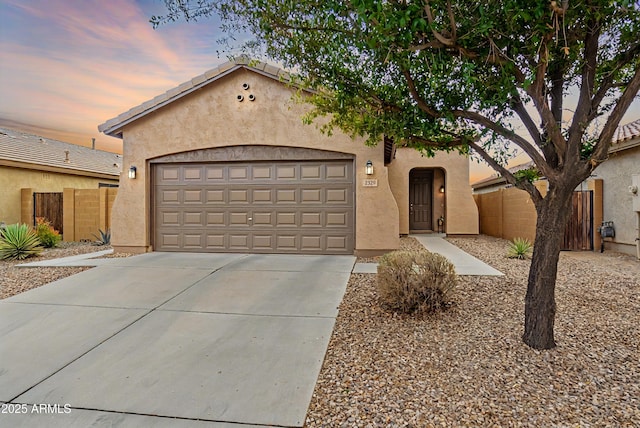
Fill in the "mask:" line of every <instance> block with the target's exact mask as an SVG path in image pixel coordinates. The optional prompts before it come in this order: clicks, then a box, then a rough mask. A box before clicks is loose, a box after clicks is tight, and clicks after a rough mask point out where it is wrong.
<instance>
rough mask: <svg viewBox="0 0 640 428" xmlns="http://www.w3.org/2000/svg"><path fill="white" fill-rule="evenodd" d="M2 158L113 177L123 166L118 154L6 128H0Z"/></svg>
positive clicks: (1, 159) (76, 172) (0, 158)
mask: <svg viewBox="0 0 640 428" xmlns="http://www.w3.org/2000/svg"><path fill="white" fill-rule="evenodd" d="M1 161H10V162H19V163H24V164H32V165H33V166H34V169H39V168H38V166H40V167H42V166H45V167H54V168H62V169H66V170H69V173H70V174H76V175H89V174H101V175H110V176H113V179H117V178H118V176H119V175H120V171H121V169H122V156H120V155H118V154H115V153H110V152H104V151H102V150H94V149H91V148H89V147H84V146H79V145H77V144H71V143H64V142H62V141H57V140H52V139H50V138H44V137H40V136H38V135H33V134H28V133H26V132H22V131H14V130H12V129H6V128H0V162H1Z"/></svg>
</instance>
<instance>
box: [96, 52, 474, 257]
mask: <svg viewBox="0 0 640 428" xmlns="http://www.w3.org/2000/svg"><path fill="white" fill-rule="evenodd" d="M287 78H288V75H287V73H285V72H284V71H282V70H280V69H278V68H276V67H273V66H271V65H269V64H266V63H259V64H254V63H250V62H249V61H248V60H246V59H245V58H241V59H237V60H234V61H231V62H229V63H226V64H224V65H221V66H219V67H218V68H215V69H213V70H210V71H208V72H206V73H204V74H202V75H200V76H197V77H195V78H193V79H192V80H190V81H188V82H185V83H183V84H182V85H180V86H178V87H176V88H174V89H171V90H169V91H167V92H166V93H164V94H162V95H159V96H157V97H156V98H154V99H152V100H150V101H147V102H145V103H143V104H142V105H140V106H137V107H134V108H132V109H131V110H129V111H127V112H125V113H123V114H121V115H119V116H118V117H116V118H114V119H111V120H108V121H107V122H105V123H103V124H101V125H100V126H99V127H98V129H99V130H100V131H101V132H104V133H105V134H107V135H110V136H114V137H118V138H122V139H123V142H124V153H123V156H124V158H123V159H124V169H125V170H131V174H132V175H131V177H132V178H126V177H125V178H124V179H123V180H122V181H121V183H120V190H119V193H118V196H117V199H116V202H115V205H114V208H113V219H112V221H113V236H112V243H113V246H114V247H115V249H116V250H120V251H129V252H147V251H194V252H255V253H270V252H274V253H301V254H361V255H367V254H380V253H382V252H385V251H388V250H392V249H395V248H397V247H398V245H399V236H400V235H401V234H407V233H409V232H410V231H436V232H437V231H438V228H439V229H440V231H442V232H446V233H449V234H477V233H478V212H477V208H476V205H475V203H474V200H473V198H472V195H471V188H470V186H469V163H468V159H467V158H466V157H464V156H460V155H457V154H446V153H444V154H439V155H437V156H435V157H433V158H428V157H422V156H421V155H420V154H419V153H418V152H417V151H415V150H410V149H403V148H398V149H397V150H396V148H395V147H394V145H393V144H392V142H390V141H380V144H378V145H377V146H376V147H368V146H366V145H365V144H364V140H363V139H351V138H350V137H349V136H347V135H345V134H342V133H340V132H334V133H333V135H331V136H328V135H325V134H323V133H322V132H320V130H319V129H318V127H317V126H316V125H305V124H303V122H302V120H301V118H302V116H303V114H304V113H305V112H306V111H307V109H308V108H309V106H308V105H305V104H304V103H299V102H295V101H293V100H292V95H293V91H294V89H292V88H291V87H289V86H287V85H286V83H285V81H286V80H287ZM125 175H126V174H125ZM134 176H135V178H133V177H134ZM439 219H442V220H440V221H438V220H439Z"/></svg>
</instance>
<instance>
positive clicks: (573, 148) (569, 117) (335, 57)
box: [151, 0, 640, 349]
mask: <svg viewBox="0 0 640 428" xmlns="http://www.w3.org/2000/svg"><path fill="white" fill-rule="evenodd" d="M165 3H166V6H167V14H166V15H164V16H157V17H152V20H151V21H152V23H154V25H158V24H161V23H163V22H167V21H173V20H177V19H186V20H194V19H198V18H201V17H207V16H211V15H216V16H218V17H219V18H220V19H221V22H222V27H223V30H225V32H226V34H229V35H231V36H232V37H231V38H232V39H233V35H234V34H250V35H252V36H253V37H254V38H253V39H252V40H251V41H250V42H249V43H246V44H245V45H244V46H245V48H256V49H257V50H258V51H259V52H261V53H263V54H265V55H266V56H267V57H269V58H271V59H272V60H276V61H278V62H280V63H281V64H284V66H285V67H289V68H291V69H292V70H295V72H296V75H297V76H298V78H299V79H300V81H299V82H298V83H299V84H303V85H306V86H307V87H309V88H312V89H314V93H315V95H314V96H313V97H311V98H310V101H311V102H312V103H313V104H314V106H315V108H314V109H313V112H312V113H311V114H310V115H309V117H308V118H307V119H308V120H312V119H313V118H314V117H317V116H319V115H322V116H324V115H329V118H330V121H329V125H328V126H329V127H339V128H340V129H342V130H344V131H346V132H348V133H350V134H352V135H365V136H367V138H368V140H367V141H368V142H369V143H375V142H376V141H379V140H380V138H381V136H382V135H383V134H384V135H387V136H389V137H391V138H393V139H394V140H395V141H396V142H397V143H398V144H401V145H404V146H410V147H414V148H416V149H418V150H420V151H422V152H426V153H428V154H433V153H434V152H436V151H439V150H458V151H460V152H462V153H467V152H469V151H472V152H475V153H476V154H477V156H479V157H481V158H482V159H484V161H486V162H487V163H488V164H489V165H491V166H492V167H493V168H494V169H495V170H496V171H497V172H498V173H500V174H501V175H502V176H503V177H504V178H506V180H507V181H508V182H509V183H511V184H513V185H515V186H517V187H519V188H521V189H523V190H525V191H527V192H528V193H529V195H530V196H531V199H532V200H533V202H534V204H535V207H536V212H537V215H538V219H537V224H536V239H535V244H534V252H533V258H532V262H531V269H530V272H529V278H528V285H527V294H526V299H525V326H524V335H523V340H524V342H525V343H526V344H528V345H529V346H531V347H533V348H537V349H549V348H552V347H554V346H555V341H554V335H553V327H554V319H555V313H556V303H555V283H556V274H557V266H558V260H559V254H560V246H561V240H562V236H563V232H564V228H565V225H566V223H567V220H568V217H569V215H570V201H571V195H572V192H573V190H574V189H575V187H576V186H577V185H579V184H580V183H581V182H582V181H583V180H585V179H586V178H587V177H588V176H589V175H590V173H591V172H592V171H593V170H594V169H595V168H596V167H597V166H598V165H599V164H600V163H602V162H604V161H605V160H606V159H607V154H608V149H609V145H610V142H611V139H612V137H613V135H614V131H615V129H616V127H617V126H618V125H619V123H620V120H621V118H622V117H623V115H624V114H625V112H626V111H627V109H628V107H629V105H630V104H631V103H632V101H633V99H634V98H635V97H636V95H637V94H638V89H639V87H640V37H639V36H638V35H639V34H640V5H639V4H638V2H636V1H608V0H592V1H590V0H580V1H578V0H571V1H567V0H565V1H561V2H556V1H548V0H546V1H545V0H539V1H538V0H503V1H500V2H494V1H487V0H480V1H475V0H473V1H472V0H468V1H455V0H433V1H430V0H404V1H403V0H398V1H394V0H386V1H383V0H353V1H338V0H165ZM509 145H511V147H517V148H519V149H520V150H521V151H523V152H525V153H526V154H527V155H528V156H529V157H530V158H531V159H532V160H533V162H535V165H536V167H537V169H538V171H539V173H540V174H541V175H543V176H544V177H546V179H547V180H548V192H547V194H546V195H545V196H543V195H542V194H541V193H540V192H539V191H538V189H537V188H536V187H535V186H534V185H533V184H532V183H531V182H529V181H527V180H522V179H518V178H517V177H516V176H514V174H512V173H511V172H509V171H508V170H507V169H506V168H505V166H504V161H503V160H504V159H503V154H504V148H505V147H507V146H509Z"/></svg>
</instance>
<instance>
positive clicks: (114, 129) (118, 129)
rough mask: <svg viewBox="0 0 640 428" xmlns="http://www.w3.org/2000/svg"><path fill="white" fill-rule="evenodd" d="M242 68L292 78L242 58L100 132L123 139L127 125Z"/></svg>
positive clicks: (115, 120) (140, 107)
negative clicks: (123, 131) (123, 129)
mask: <svg viewBox="0 0 640 428" xmlns="http://www.w3.org/2000/svg"><path fill="white" fill-rule="evenodd" d="M240 68H244V69H247V70H251V71H254V72H256V73H259V74H262V75H264V76H267V77H271V78H273V79H276V80H283V81H290V80H291V75H290V73H287V72H286V71H284V70H282V69H280V68H278V67H276V66H274V65H271V64H268V63H266V62H258V61H253V60H251V59H250V58H248V57H246V56H240V57H237V58H234V59H232V60H231V61H229V62H226V63H224V64H222V65H219V66H218V67H216V68H213V69H211V70H209V71H207V72H205V73H203V74H201V75H199V76H196V77H194V78H193V79H191V80H188V81H186V82H184V83H182V84H181V85H178V86H176V87H175V88H172V89H169V90H168V91H167V92H165V93H164V94H160V95H158V96H157V97H155V98H153V99H151V100H148V101H145V102H144V103H142V104H140V105H138V106H136V107H133V108H131V109H129V110H128V111H126V112H124V113H122V114H120V115H118V116H117V117H114V118H113V119H109V120H107V121H106V122H105V123H102V124H100V125H98V131H100V132H104V133H105V134H107V135H111V136H112V137H119V138H122V127H123V126H125V125H126V124H128V123H130V122H133V121H134V120H137V119H139V118H141V117H143V116H145V115H147V114H149V113H151V112H153V111H155V110H157V109H159V108H161V107H164V106H165V105H167V104H169V103H172V102H173V101H175V100H177V99H179V98H182V97H184V96H185V95H188V94H190V93H192V92H194V91H196V90H198V89H200V88H202V87H203V86H206V85H208V84H210V83H212V82H214V81H216V80H218V79H220V78H221V77H223V76H226V75H228V74H230V73H232V72H234V71H236V70H238V69H240Z"/></svg>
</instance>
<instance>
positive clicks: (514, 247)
mask: <svg viewBox="0 0 640 428" xmlns="http://www.w3.org/2000/svg"><path fill="white" fill-rule="evenodd" d="M532 248H533V245H532V244H531V241H529V240H528V239H525V238H514V240H513V242H510V243H509V251H508V253H507V257H509V258H510V259H520V260H524V259H526V258H527V256H529V255H530V254H531V250H532Z"/></svg>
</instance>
